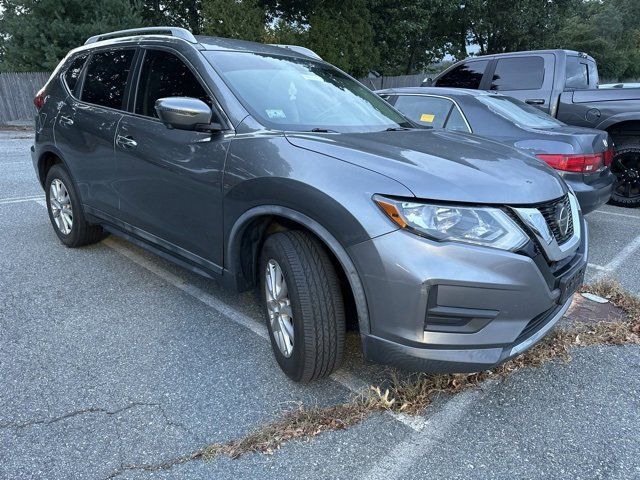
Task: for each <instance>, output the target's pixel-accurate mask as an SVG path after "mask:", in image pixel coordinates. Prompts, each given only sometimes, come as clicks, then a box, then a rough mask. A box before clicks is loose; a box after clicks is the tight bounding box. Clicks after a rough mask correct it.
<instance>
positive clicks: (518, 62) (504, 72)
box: [491, 57, 544, 90]
mask: <svg viewBox="0 0 640 480" xmlns="http://www.w3.org/2000/svg"><path fill="white" fill-rule="evenodd" d="M543 81H544V59H543V58H542V57H516V58H501V59H500V60H498V63H497V64H496V70H495V72H494V73H493V80H492V81H491V90H537V89H539V88H541V87H542V82H543Z"/></svg>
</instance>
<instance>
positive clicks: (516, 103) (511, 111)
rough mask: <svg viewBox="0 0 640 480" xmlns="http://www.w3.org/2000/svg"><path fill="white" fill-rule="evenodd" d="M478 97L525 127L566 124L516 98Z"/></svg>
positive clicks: (549, 126)
mask: <svg viewBox="0 0 640 480" xmlns="http://www.w3.org/2000/svg"><path fill="white" fill-rule="evenodd" d="M476 98H477V99H478V101H479V102H481V103H483V104H485V105H486V106H487V107H489V109H490V110H492V111H494V112H495V113H497V114H498V115H501V116H503V117H505V118H506V119H507V120H510V121H512V122H513V123H516V124H518V125H520V126H523V127H530V128H557V127H561V126H563V125H564V123H562V122H560V121H558V120H556V119H555V118H553V117H552V116H550V115H547V114H546V113H544V112H542V111H540V110H538V109H537V108H536V107H532V106H531V105H527V104H526V103H524V102H521V101H520V100H516V99H515V98H511V97H504V96H497V95H478V96H477V97H476Z"/></svg>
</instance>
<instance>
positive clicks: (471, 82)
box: [435, 60, 489, 89]
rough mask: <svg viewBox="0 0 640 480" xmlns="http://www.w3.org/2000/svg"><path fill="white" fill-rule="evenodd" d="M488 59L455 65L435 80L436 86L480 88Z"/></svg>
mask: <svg viewBox="0 0 640 480" xmlns="http://www.w3.org/2000/svg"><path fill="white" fill-rule="evenodd" d="M488 65H489V60H476V61H473V62H467V63H464V64H462V65H459V66H457V67H456V68H454V69H453V70H451V71H450V72H449V73H447V74H445V75H443V76H442V77H440V78H439V79H438V80H436V82H435V86H437V87H452V88H472V89H478V88H480V82H481V81H482V76H483V75H484V72H485V70H486V69H487V66H488Z"/></svg>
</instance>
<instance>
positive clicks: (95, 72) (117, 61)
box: [82, 50, 134, 109]
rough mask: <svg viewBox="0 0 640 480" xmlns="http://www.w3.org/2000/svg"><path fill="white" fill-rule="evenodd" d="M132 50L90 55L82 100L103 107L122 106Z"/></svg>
mask: <svg viewBox="0 0 640 480" xmlns="http://www.w3.org/2000/svg"><path fill="white" fill-rule="evenodd" d="M133 53H134V51H133V50H114V51H110V52H98V53H94V54H93V55H92V56H91V60H90V61H89V67H88V68H87V75H86V77H85V81H84V87H83V89H82V100H84V101H85V102H89V103H94V104H96V105H102V106H103V107H110V108H117V109H120V108H122V101H123V100H124V91H125V87H126V84H127V75H128V74H129V69H130V68H131V60H133Z"/></svg>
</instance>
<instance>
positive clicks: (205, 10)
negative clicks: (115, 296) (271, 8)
mask: <svg viewBox="0 0 640 480" xmlns="http://www.w3.org/2000/svg"><path fill="white" fill-rule="evenodd" d="M202 17H203V22H202V23H203V27H202V32H203V33H204V34H206V35H215V36H219V37H227V38H240V39H242V40H252V41H255V42H261V41H263V40H264V37H265V33H266V28H265V24H266V21H267V13H266V10H265V9H264V7H262V6H261V5H259V4H258V2H257V1H256V0H240V1H229V0H203V1H202Z"/></svg>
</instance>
